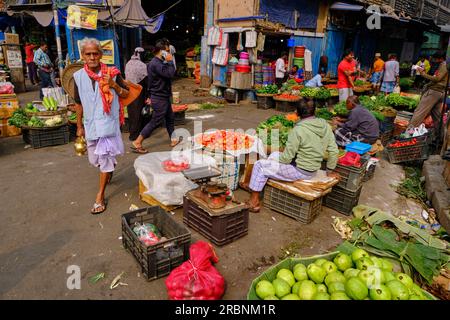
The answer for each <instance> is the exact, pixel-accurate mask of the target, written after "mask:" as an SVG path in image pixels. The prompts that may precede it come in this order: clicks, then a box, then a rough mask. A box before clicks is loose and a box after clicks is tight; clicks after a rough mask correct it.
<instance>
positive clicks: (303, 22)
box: [259, 0, 320, 29]
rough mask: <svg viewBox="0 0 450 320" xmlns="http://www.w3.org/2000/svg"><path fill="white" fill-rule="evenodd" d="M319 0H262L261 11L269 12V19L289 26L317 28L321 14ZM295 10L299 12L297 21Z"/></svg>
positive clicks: (262, 12)
mask: <svg viewBox="0 0 450 320" xmlns="http://www.w3.org/2000/svg"><path fill="white" fill-rule="evenodd" d="M319 2H320V1H311V0H277V1H273V0H261V4H260V10H259V13H260V14H261V15H263V14H268V16H269V21H272V22H278V23H282V24H284V25H285V26H286V27H288V28H294V29H297V28H304V29H315V28H316V25H317V17H318V15H319ZM295 11H297V12H298V13H299V18H298V19H297V20H298V21H297V24H296V23H295Z"/></svg>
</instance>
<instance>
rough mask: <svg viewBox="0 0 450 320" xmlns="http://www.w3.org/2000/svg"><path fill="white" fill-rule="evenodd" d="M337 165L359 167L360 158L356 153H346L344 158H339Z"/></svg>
mask: <svg viewBox="0 0 450 320" xmlns="http://www.w3.org/2000/svg"><path fill="white" fill-rule="evenodd" d="M338 164H340V165H343V166H347V167H357V168H360V167H361V156H360V155H359V154H357V153H356V152H351V151H350V152H347V153H346V154H345V156H343V157H341V158H339V160H338Z"/></svg>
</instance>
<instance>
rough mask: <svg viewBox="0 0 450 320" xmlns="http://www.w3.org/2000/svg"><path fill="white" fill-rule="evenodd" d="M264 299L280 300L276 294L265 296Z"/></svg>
mask: <svg viewBox="0 0 450 320" xmlns="http://www.w3.org/2000/svg"><path fill="white" fill-rule="evenodd" d="M264 300H280V299H278V298H277V297H276V296H267V297H265V298H264Z"/></svg>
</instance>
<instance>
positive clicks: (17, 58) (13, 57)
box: [6, 50, 23, 68]
mask: <svg viewBox="0 0 450 320" xmlns="http://www.w3.org/2000/svg"><path fill="white" fill-rule="evenodd" d="M6 59H7V60H8V66H9V67H10V68H23V65H22V55H21V54H20V51H19V50H8V51H6Z"/></svg>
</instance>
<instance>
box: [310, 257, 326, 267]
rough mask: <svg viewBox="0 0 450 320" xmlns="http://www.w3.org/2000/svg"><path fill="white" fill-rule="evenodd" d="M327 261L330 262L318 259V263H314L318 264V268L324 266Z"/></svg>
mask: <svg viewBox="0 0 450 320" xmlns="http://www.w3.org/2000/svg"><path fill="white" fill-rule="evenodd" d="M327 261H328V260H327V259H324V258H320V259H317V260H316V261H314V262H313V263H315V264H317V265H318V266H322V265H323V264H324V263H325V262H327Z"/></svg>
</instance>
